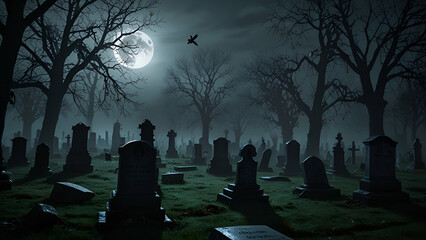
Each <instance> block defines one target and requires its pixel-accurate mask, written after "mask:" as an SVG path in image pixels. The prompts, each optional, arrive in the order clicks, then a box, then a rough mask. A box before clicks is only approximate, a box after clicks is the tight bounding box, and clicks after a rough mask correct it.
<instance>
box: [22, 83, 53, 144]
mask: <svg viewBox="0 0 426 240" xmlns="http://www.w3.org/2000/svg"><path fill="white" fill-rule="evenodd" d="M45 103H46V99H45V96H44V94H43V93H42V92H41V91H38V90H36V91H34V89H31V88H27V89H23V90H19V91H16V104H15V106H14V110H15V118H17V119H19V120H20V121H22V136H23V137H24V138H26V139H28V144H27V151H29V150H30V149H31V144H30V143H31V140H32V136H31V132H32V125H33V123H34V122H35V121H36V120H37V119H39V118H40V117H42V116H43V114H44V105H45Z"/></svg>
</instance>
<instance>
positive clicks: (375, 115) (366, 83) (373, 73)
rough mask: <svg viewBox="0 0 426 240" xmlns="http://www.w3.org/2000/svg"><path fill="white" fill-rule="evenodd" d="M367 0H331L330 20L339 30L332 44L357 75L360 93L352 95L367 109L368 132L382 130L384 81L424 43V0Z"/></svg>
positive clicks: (398, 73)
mask: <svg viewBox="0 0 426 240" xmlns="http://www.w3.org/2000/svg"><path fill="white" fill-rule="evenodd" d="M367 3H368V4H367V5H366V6H363V7H362V8H360V6H358V5H356V4H357V3H356V2H355V1H351V0H334V8H335V9H336V12H337V13H336V16H335V18H336V20H338V21H337V22H336V24H335V26H336V28H337V29H338V31H339V32H340V34H341V35H342V38H341V41H340V44H339V45H338V46H337V47H336V49H337V52H338V54H339V57H340V58H341V59H342V60H343V61H344V62H345V63H346V64H347V65H348V66H349V68H350V69H352V70H353V71H354V72H355V73H356V74H357V75H358V76H359V80H360V83H361V87H362V95H361V96H360V97H358V98H357V101H358V102H360V103H362V104H364V105H365V106H366V108H367V110H368V115H369V133H370V136H373V135H384V134H385V132H384V128H383V115H384V111H385V107H386V105H387V101H386V100H385V99H384V95H385V90H386V86H387V85H388V83H389V82H390V81H392V80H394V79H398V78H400V77H402V76H404V75H405V74H406V73H407V69H406V68H404V67H402V66H403V64H404V62H405V61H406V60H407V59H409V58H412V53H413V52H418V51H421V50H422V47H423V48H424V46H425V44H426V14H425V12H426V4H425V3H424V1H416V0H413V1H411V0H407V1H392V2H389V1H367ZM363 4H364V2H363Z"/></svg>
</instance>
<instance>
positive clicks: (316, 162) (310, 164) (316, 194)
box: [293, 156, 340, 200]
mask: <svg viewBox="0 0 426 240" xmlns="http://www.w3.org/2000/svg"><path fill="white" fill-rule="evenodd" d="M302 166H303V171H304V181H305V184H303V185H301V186H300V187H296V188H294V189H293V193H295V194H298V195H299V197H302V198H310V199H318V200H337V199H339V198H340V189H338V188H334V187H331V186H330V185H329V184H328V179H327V174H326V172H325V167H324V164H323V162H322V161H321V159H319V158H317V157H314V156H311V157H308V158H306V159H305V160H304V161H303V162H302Z"/></svg>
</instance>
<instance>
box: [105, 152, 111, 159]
mask: <svg viewBox="0 0 426 240" xmlns="http://www.w3.org/2000/svg"><path fill="white" fill-rule="evenodd" d="M111 160H112V158H111V154H109V153H107V152H106V153H105V161H111Z"/></svg>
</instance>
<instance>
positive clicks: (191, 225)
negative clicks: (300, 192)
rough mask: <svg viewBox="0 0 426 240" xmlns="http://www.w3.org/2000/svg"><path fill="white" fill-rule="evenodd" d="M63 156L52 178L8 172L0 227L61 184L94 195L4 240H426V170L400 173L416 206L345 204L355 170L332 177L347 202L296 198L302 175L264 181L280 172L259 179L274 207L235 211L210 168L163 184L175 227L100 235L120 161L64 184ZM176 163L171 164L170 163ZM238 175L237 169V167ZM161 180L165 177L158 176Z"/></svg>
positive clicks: (2, 230) (3, 232)
mask: <svg viewBox="0 0 426 240" xmlns="http://www.w3.org/2000/svg"><path fill="white" fill-rule="evenodd" d="M185 160H186V159H164V158H163V162H165V163H167V168H163V169H160V174H161V173H164V172H168V171H173V167H174V166H175V165H176V163H182V164H183V163H184V162H185ZM64 161H65V160H64V158H57V159H51V163H50V166H51V168H52V170H53V172H54V174H53V175H52V176H51V177H49V178H39V179H32V180H31V179H27V178H26V175H27V173H28V172H29V169H30V166H28V167H16V168H12V169H9V171H11V172H13V180H14V183H13V189H12V190H10V191H3V192H0V223H3V222H13V221H14V220H15V219H17V218H19V217H22V216H23V215H25V214H26V213H27V212H28V211H29V210H30V209H31V208H32V207H33V206H34V205H35V204H36V203H39V202H45V203H49V199H48V198H49V195H50V192H51V190H52V188H53V184H54V182H55V181H69V182H73V183H75V184H79V185H81V186H84V187H86V188H89V189H91V190H92V191H94V192H95V193H96V195H95V197H94V198H93V199H92V200H90V201H87V202H83V203H80V204H63V205H54V206H55V208H56V210H57V211H58V213H59V216H60V218H61V219H62V220H63V222H64V224H63V225H58V226H54V227H52V228H48V229H44V230H41V231H39V232H31V233H26V232H21V231H10V228H8V227H6V225H5V224H2V225H3V226H0V239H44V240H45V239H131V238H136V239H151V237H147V236H152V235H153V234H154V235H157V236H158V237H159V238H161V239H165V240H169V239H170V240H172V239H173V240H176V239H188V240H189V239H207V238H208V235H209V233H210V231H211V230H212V229H213V228H216V227H223V226H235V225H253V224H263V225H268V226H270V227H272V228H274V229H275V230H278V231H280V232H282V233H284V234H286V235H288V236H291V237H293V238H295V239H424V237H425V236H426V210H425V209H426V203H424V202H421V201H420V200H418V197H419V196H420V195H425V194H426V171H424V170H422V171H414V172H401V171H398V172H397V177H398V179H399V180H400V181H401V182H402V186H403V191H406V192H408V193H409V194H410V198H411V199H410V204H405V205H398V206H393V207H384V208H370V207H363V206H353V205H350V204H348V203H345V200H347V199H350V198H351V197H352V192H353V191H354V190H356V189H358V187H359V179H360V178H361V177H362V176H363V172H362V171H360V170H358V169H357V167H355V166H354V167H352V168H351V166H349V169H350V171H351V173H352V174H353V176H352V177H349V178H343V177H336V176H334V177H333V176H329V182H330V185H332V186H334V187H337V188H340V189H341V192H342V197H341V200H338V201H312V200H308V199H301V198H298V196H296V195H294V194H292V187H296V186H298V185H300V184H301V183H303V178H301V177H290V179H291V182H265V181H263V180H261V179H260V177H261V176H271V175H274V174H278V173H279V171H280V169H279V168H277V167H275V166H274V167H273V168H274V173H258V177H259V179H258V183H259V184H260V185H261V187H262V188H263V189H264V190H265V193H266V194H268V195H269V196H270V203H271V208H270V209H266V210H265V209H256V208H251V209H249V210H245V211H244V210H240V211H234V210H230V209H229V208H228V207H226V206H224V205H222V204H221V203H219V202H217V201H216V195H217V193H219V192H221V191H222V189H223V188H224V187H226V186H227V184H228V183H229V182H234V178H233V177H215V176H211V175H209V174H207V173H206V167H205V166H201V167H198V170H197V171H193V172H185V184H183V185H161V190H162V206H163V207H164V208H165V210H166V214H167V215H168V216H169V217H170V218H171V219H173V220H174V221H175V223H176V224H175V227H174V228H172V229H165V230H163V231H162V232H155V233H153V229H152V228H147V229H145V228H143V227H141V226H137V227H129V228H127V229H108V230H102V231H101V230H97V228H96V222H97V218H98V212H99V211H105V207H106V202H107V201H108V199H109V198H110V192H111V190H113V189H115V188H116V185H117V174H116V173H114V170H115V169H116V168H117V166H118V161H117V160H115V161H111V162H106V161H103V160H99V159H93V160H92V164H93V165H94V169H95V170H94V172H93V173H90V174H86V175H82V176H79V177H73V178H66V177H63V176H62V175H61V174H60V171H61V170H62V166H63V164H64ZM172 162H173V163H172ZM233 169H234V171H235V169H236V166H235V164H234V165H233ZM160 179H161V177H160Z"/></svg>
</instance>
